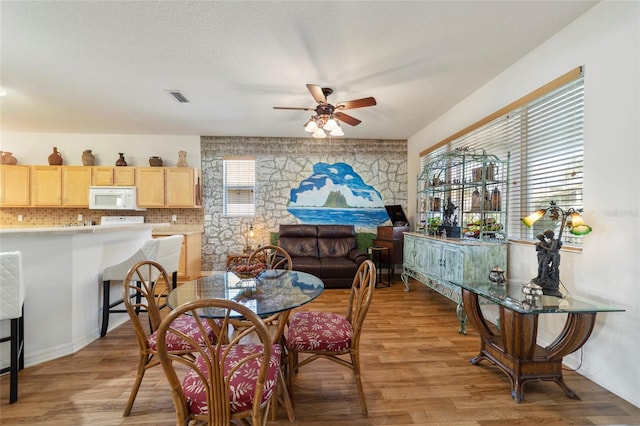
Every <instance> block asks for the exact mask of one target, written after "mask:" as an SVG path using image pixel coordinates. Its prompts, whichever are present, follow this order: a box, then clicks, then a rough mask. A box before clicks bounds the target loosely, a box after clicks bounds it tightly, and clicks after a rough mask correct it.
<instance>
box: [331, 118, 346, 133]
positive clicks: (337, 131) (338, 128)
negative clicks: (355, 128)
mask: <svg viewBox="0 0 640 426" xmlns="http://www.w3.org/2000/svg"><path fill="white" fill-rule="evenodd" d="M331 136H344V132H343V131H342V127H340V124H338V122H337V121H336V128H335V129H333V130H332V131H331Z"/></svg>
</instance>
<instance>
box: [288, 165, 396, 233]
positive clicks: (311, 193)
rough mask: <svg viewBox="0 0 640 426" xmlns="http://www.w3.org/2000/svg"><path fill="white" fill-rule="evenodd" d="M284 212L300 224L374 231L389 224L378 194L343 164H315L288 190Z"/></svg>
mask: <svg viewBox="0 0 640 426" xmlns="http://www.w3.org/2000/svg"><path fill="white" fill-rule="evenodd" d="M287 211H289V213H291V214H292V215H294V216H295V217H296V218H297V219H298V220H299V221H300V222H301V223H314V224H333V225H338V224H349V225H356V226H367V227H374V226H378V225H381V224H383V223H384V222H386V221H388V220H389V215H388V214H387V211H386V209H385V208H384V203H383V202H382V197H381V195H380V193H379V192H378V191H377V190H376V189H375V188H374V187H373V186H371V185H367V184H366V183H365V182H364V181H363V180H362V178H361V177H360V175H359V174H358V173H356V172H355V171H354V170H353V168H352V167H351V166H350V165H349V164H346V163H335V164H327V163H316V164H314V165H313V174H312V175H311V176H310V177H308V178H306V179H305V180H303V181H302V182H301V183H300V185H299V186H298V187H297V188H293V189H291V195H290V199H289V204H288V206H287Z"/></svg>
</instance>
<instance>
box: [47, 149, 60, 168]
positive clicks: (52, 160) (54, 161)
mask: <svg viewBox="0 0 640 426" xmlns="http://www.w3.org/2000/svg"><path fill="white" fill-rule="evenodd" d="M48 160H49V165H50V166H62V153H60V152H58V148H57V147H55V146H54V147H53V152H52V153H51V154H49V158H48Z"/></svg>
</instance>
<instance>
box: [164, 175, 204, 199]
mask: <svg viewBox="0 0 640 426" xmlns="http://www.w3.org/2000/svg"><path fill="white" fill-rule="evenodd" d="M199 172H200V171H199V170H196V169H191V168H186V167H176V168H166V169H165V207H196V201H197V199H198V198H199V197H197V191H198V190H199V183H200V173H199Z"/></svg>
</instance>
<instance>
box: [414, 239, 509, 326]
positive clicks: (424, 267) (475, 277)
mask: <svg viewBox="0 0 640 426" xmlns="http://www.w3.org/2000/svg"><path fill="white" fill-rule="evenodd" d="M496 265H497V266H499V267H500V268H502V269H503V270H506V269H507V245H506V244H505V243H496V242H480V241H470V240H464V239H459V238H450V239H446V238H437V237H431V236H428V235H425V234H423V233H417V232H408V233H405V234H404V263H403V271H402V281H403V282H404V286H405V291H409V290H410V286H409V279H410V278H414V279H415V280H417V281H420V282H421V283H423V284H425V285H426V286H428V287H429V288H431V289H433V290H435V291H437V292H438V293H440V294H442V295H443V296H445V297H447V298H449V299H451V300H452V301H454V302H455V303H456V304H457V305H458V306H457V309H456V313H457V315H458V320H459V321H460V332H461V333H466V330H465V326H466V320H467V318H466V315H465V313H464V309H463V306H462V295H461V289H460V287H459V286H458V285H456V284H461V283H472V282H489V272H490V270H491V268H493V267H494V266H496Z"/></svg>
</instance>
